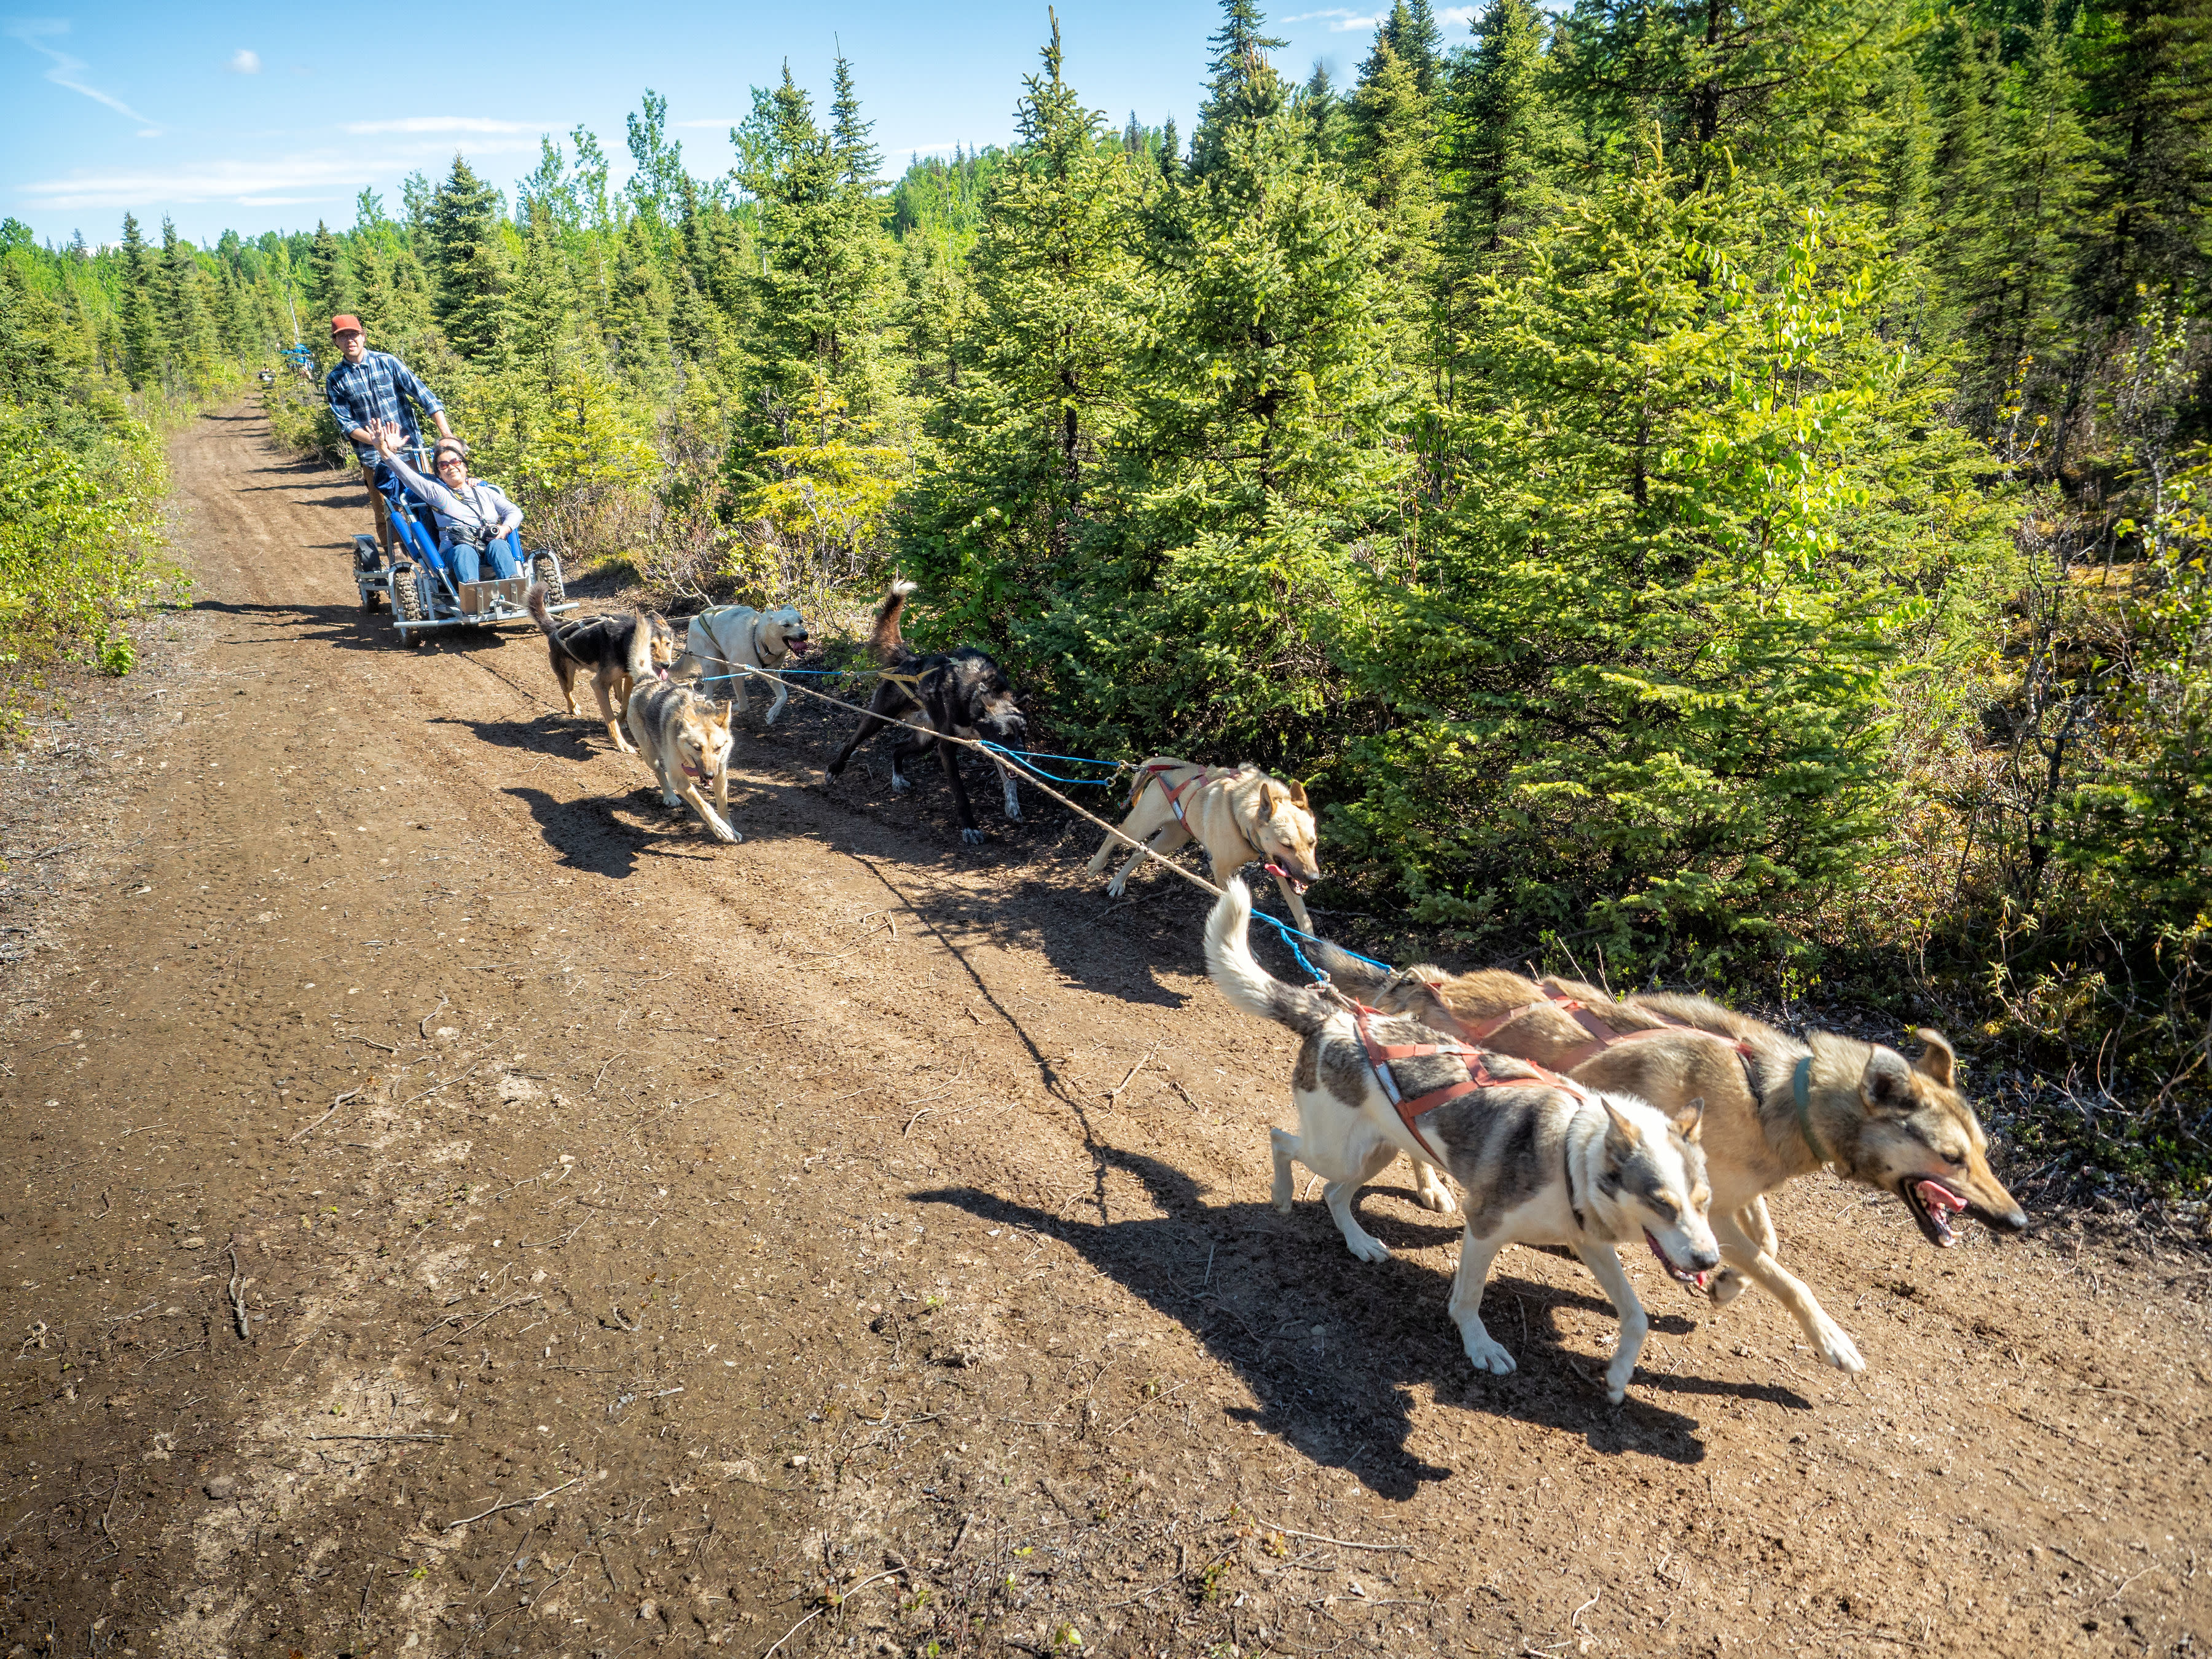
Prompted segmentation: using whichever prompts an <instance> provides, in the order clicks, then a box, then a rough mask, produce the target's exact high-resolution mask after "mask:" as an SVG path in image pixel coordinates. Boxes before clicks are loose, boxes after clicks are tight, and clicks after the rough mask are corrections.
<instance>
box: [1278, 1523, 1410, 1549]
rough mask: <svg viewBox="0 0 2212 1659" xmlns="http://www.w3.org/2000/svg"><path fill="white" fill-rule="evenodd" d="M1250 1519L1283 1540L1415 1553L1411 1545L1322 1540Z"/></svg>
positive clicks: (1317, 1534) (1318, 1535) (1314, 1535)
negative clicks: (1297, 1539) (1282, 1537)
mask: <svg viewBox="0 0 2212 1659" xmlns="http://www.w3.org/2000/svg"><path fill="white" fill-rule="evenodd" d="M1252 1518H1253V1519H1254V1520H1255V1521H1259V1522H1260V1524H1261V1526H1263V1527H1270V1528H1273V1529H1274V1530H1275V1531H1277V1532H1279V1533H1280V1534H1283V1536H1284V1537H1285V1538H1304V1539H1306V1540H1308V1541H1310V1542H1312V1543H1316V1544H1334V1545H1335V1546H1336V1547H1338V1548H1340V1549H1347V1550H1382V1551H1385V1552H1395V1553H1398V1554H1401V1555H1412V1554H1413V1553H1415V1551H1414V1549H1413V1546H1412V1545H1411V1544H1363V1543H1361V1542H1360V1541H1358V1539H1356V1538H1324V1537H1322V1535H1321V1534H1319V1533H1317V1532H1300V1531H1299V1530H1298V1529H1297V1528H1296V1527H1278V1526H1275V1523H1274V1522H1272V1521H1265V1520H1261V1518H1260V1517H1259V1516H1253V1517H1252Z"/></svg>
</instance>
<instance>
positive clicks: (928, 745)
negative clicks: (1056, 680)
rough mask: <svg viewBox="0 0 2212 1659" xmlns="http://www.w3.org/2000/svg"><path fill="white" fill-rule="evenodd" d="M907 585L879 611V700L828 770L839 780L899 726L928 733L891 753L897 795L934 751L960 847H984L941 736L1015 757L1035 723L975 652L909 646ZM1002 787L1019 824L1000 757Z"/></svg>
mask: <svg viewBox="0 0 2212 1659" xmlns="http://www.w3.org/2000/svg"><path fill="white" fill-rule="evenodd" d="M914 589H915V585H914V584H913V583H912V582H909V581H894V582H893V583H892V584H891V586H890V592H888V593H886V594H884V602H883V603H882V604H881V605H878V606H877V607H876V626H875V631H874V632H873V633H872V635H870V636H869V642H870V644H871V645H872V646H873V647H874V649H875V653H876V660H877V661H878V662H879V663H881V664H883V665H884V670H885V672H884V676H883V678H881V679H880V680H878V682H877V683H876V695H875V696H874V697H873V698H872V699H871V700H870V702H869V703H868V712H867V714H866V716H864V717H863V718H862V720H861V721H860V730H858V731H857V732H854V733H853V736H852V739H851V740H850V741H849V742H848V743H847V744H846V745H845V746H844V747H843V748H842V749H841V750H838V751H837V758H836V759H835V760H833V761H831V762H830V763H829V776H830V778H832V779H835V778H836V777H837V776H838V775H839V774H841V773H842V772H843V771H844V769H845V764H846V763H847V762H848V761H850V760H851V759H852V758H853V754H854V750H857V749H859V748H860V745H861V744H864V743H866V741H867V740H868V739H869V738H872V737H873V736H875V735H876V733H877V732H880V731H882V730H883V729H884V726H888V725H890V723H891V722H893V721H894V720H908V721H911V722H912V723H914V724H915V725H917V726H930V727H932V728H933V729H932V730H930V731H927V732H905V733H903V734H902V737H901V739H900V742H899V745H898V747H897V748H896V749H894V750H892V751H891V793H893V794H897V795H903V794H904V793H906V792H907V791H908V790H909V789H911V788H912V787H914V785H913V783H912V782H911V781H909V780H908V777H907V775H906V772H905V770H904V766H903V763H905V762H908V761H911V760H915V759H918V758H920V757H921V756H922V755H924V754H927V752H928V751H929V750H932V749H934V750H937V758H938V759H939V761H940V762H941V763H943V764H944V767H945V782H946V783H947V784H948V785H950V786H951V790H952V810H953V811H954V812H956V813H957V814H958V816H959V818H960V839H961V840H963V841H964V842H968V843H969V845H971V846H975V845H980V844H981V842H982V839H983V832H982V831H981V829H977V828H976V827H975V808H973V807H972V806H970V805H969V804H968V788H967V786H966V785H965V784H964V783H963V782H962V781H960V755H959V751H960V747H961V745H959V744H953V743H940V742H939V740H938V738H937V733H938V732H954V733H956V734H957V735H958V736H960V737H963V738H975V737H982V738H989V739H991V741H993V742H994V743H1000V744H1006V747H1008V748H1009V749H1018V748H1020V747H1021V746H1022V744H1024V743H1025V742H1026V741H1028V738H1029V723H1028V722H1027V721H1026V720H1024V719H1023V717H1022V711H1021V708H1020V706H1019V705H1018V703H1016V702H1015V701H1014V688H1013V684H1012V682H1011V681H1010V680H1008V679H1007V678H1006V670H1004V669H1003V668H1001V667H1000V666H999V665H998V664H997V663H996V662H994V660H992V659H991V657H990V656H989V655H988V654H987V653H984V652H981V651H978V650H977V649H975V647H974V646H972V645H963V646H961V647H958V648H957V649H955V650H951V651H933V652H932V653H929V654H928V655H927V656H924V655H922V654H921V653H920V652H918V651H916V650H915V649H914V647H911V646H909V645H908V643H907V642H906V641H905V640H904V639H903V638H902V637H901V635H900V634H899V613H900V612H901V611H903V610H904V609H905V608H906V596H907V595H908V594H909V593H911V592H914ZM993 761H994V764H996V765H997V766H998V769H999V781H1000V785H1001V786H1002V787H1003V789H1004V791H1005V796H1006V816H1007V817H1010V818H1012V819H1015V820H1016V821H1019V819H1020V817H1021V816H1022V803H1021V799H1020V798H1019V797H1018V796H1017V795H1016V794H1015V793H1014V774H1013V771H1012V769H1011V768H1009V767H1008V766H1007V765H1006V763H1004V762H1003V761H1000V760H998V759H997V757H995V756H994V757H993Z"/></svg>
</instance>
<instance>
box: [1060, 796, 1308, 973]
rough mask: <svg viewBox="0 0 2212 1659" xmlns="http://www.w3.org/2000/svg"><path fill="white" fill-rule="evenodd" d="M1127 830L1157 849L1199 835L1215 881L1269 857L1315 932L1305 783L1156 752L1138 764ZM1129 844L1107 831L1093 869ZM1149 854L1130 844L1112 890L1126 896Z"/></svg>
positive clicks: (1295, 911)
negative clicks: (1309, 899) (1309, 910)
mask: <svg viewBox="0 0 2212 1659" xmlns="http://www.w3.org/2000/svg"><path fill="white" fill-rule="evenodd" d="M1121 834H1122V835H1123V836H1128V837H1129V840H1130V841H1138V842H1150V843H1151V846H1152V851H1153V852H1155V853H1172V852H1173V851H1175V849H1176V848H1178V847H1181V846H1182V844H1183V843H1184V842H1190V841H1195V842H1197V843H1198V844H1199V845H1200V847H1203V848H1205V849H1206V860H1207V863H1208V864H1209V865H1210V866H1212V871H1213V880H1214V883H1215V884H1216V885H1217V886H1218V885H1219V884H1221V883H1223V882H1225V881H1227V880H1228V879H1229V878H1230V877H1231V876H1233V875H1235V874H1236V873H1237V872H1238V871H1239V870H1242V869H1243V867H1244V866H1246V865H1248V864H1251V863H1254V862H1255V861H1256V862H1258V863H1261V864H1264V865H1265V866H1267V873H1268V874H1269V875H1271V876H1273V877H1274V878H1275V886H1276V887H1277V889H1278V890H1279V891H1280V892H1281V893H1282V896H1283V902H1285V904H1287V905H1289V906H1290V907H1291V915H1292V916H1294V917H1295V918H1297V924H1298V927H1299V928H1300V930H1301V931H1303V932H1305V933H1311V932H1312V931H1313V921H1312V918H1310V916H1308V915H1306V902H1305V896H1304V895H1305V890H1306V889H1307V888H1308V887H1310V886H1311V885H1312V884H1314V883H1315V882H1317V881H1319V880H1320V879H1321V864H1320V856H1321V855H1320V853H1319V850H1318V849H1317V848H1316V844H1315V842H1316V837H1315V830H1314V815H1313V806H1312V804H1311V803H1310V802H1309V801H1308V800H1307V799H1306V792H1305V786H1304V784H1301V783H1298V782H1297V781H1288V782H1285V781H1284V780H1283V779H1280V778H1271V777H1269V776H1268V775H1267V774H1266V773H1265V772H1262V771H1261V769H1259V768H1258V767H1256V766H1249V765H1247V766H1234V767H1231V766H1200V764H1199V763H1197V762H1195V761H1186V760H1176V759H1175V758H1174V757H1172V756H1167V755H1158V756H1155V757H1153V758H1152V759H1151V760H1148V761H1146V763H1144V764H1143V765H1141V766H1139V768H1138V769H1137V784H1136V787H1135V788H1134V789H1133V790H1132V791H1131V792H1130V796H1129V816H1128V817H1126V818H1124V819H1122V820H1121ZM1155 836H1157V837H1158V839H1157V840H1154V839H1153V837H1155ZM1128 844H1129V842H1127V841H1123V840H1121V837H1120V836H1107V837H1106V839H1105V840H1103V841H1102V842H1099V843H1098V850H1097V852H1096V853H1093V854H1091V862H1090V864H1089V866H1087V868H1088V869H1089V871H1090V872H1091V874H1092V875H1094V876H1095V875H1097V874H1098V873H1099V872H1101V871H1103V870H1104V869H1105V867H1106V865H1107V861H1108V860H1109V859H1111V858H1112V857H1113V855H1114V854H1115V851H1116V849H1118V848H1124V847H1127V846H1128ZM1144 860H1145V854H1143V852H1142V851H1139V850H1136V849H1132V850H1131V852H1130V854H1129V856H1128V858H1127V860H1125V861H1124V862H1123V863H1122V866H1121V869H1119V870H1118V871H1116V872H1115V875H1114V879H1113V880H1112V881H1111V882H1109V884H1107V888H1106V890H1107V892H1108V893H1109V894H1110V895H1111V896H1114V897H1115V898H1119V897H1121V892H1122V890H1123V889H1124V888H1125V887H1126V886H1127V885H1128V881H1129V877H1130V875H1131V874H1132V873H1133V872H1134V871H1135V870H1136V867H1137V866H1139V864H1141V863H1143V862H1144Z"/></svg>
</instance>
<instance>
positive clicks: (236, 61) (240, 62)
mask: <svg viewBox="0 0 2212 1659" xmlns="http://www.w3.org/2000/svg"><path fill="white" fill-rule="evenodd" d="M224 67H225V68H227V69H228V70H229V71H230V72H231V73H232V74H233V75H258V74H260V73H261V54H260V53H259V52H248V51H247V50H246V48H245V47H244V46H240V48H239V49H238V50H237V51H236V52H233V53H231V55H230V62H229V63H228V64H226V65H224Z"/></svg>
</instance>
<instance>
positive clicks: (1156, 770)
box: [1129, 761, 1231, 823]
mask: <svg viewBox="0 0 2212 1659" xmlns="http://www.w3.org/2000/svg"><path fill="white" fill-rule="evenodd" d="M1189 764H1190V763H1189V762H1188V761H1166V762H1161V761H1154V762H1153V763H1152V764H1151V765H1150V766H1140V767H1139V768H1138V769H1137V783H1136V787H1134V788H1133V789H1132V790H1130V791H1129V805H1132V806H1134V805H1136V804H1137V797H1138V796H1139V795H1141V794H1143V793H1145V786H1146V784H1148V783H1152V782H1156V781H1158V778H1159V775H1160V774H1161V773H1163V772H1172V771H1174V770H1175V769H1176V767H1178V766H1188V765H1189ZM1213 775H1214V774H1213V769H1212V767H1210V766H1201V767H1200V768H1199V769H1198V770H1197V771H1195V772H1194V773H1192V774H1191V775H1189V776H1188V777H1187V778H1185V779H1184V780H1183V781H1182V782H1181V783H1179V784H1177V785H1176V787H1174V788H1172V789H1170V788H1169V787H1167V786H1166V785H1165V784H1164V783H1163V784H1161V785H1160V793H1162V794H1164V795H1165V796H1166V797H1167V798H1168V811H1170V812H1173V813H1174V814H1175V815H1176V823H1184V822H1186V820H1185V819H1184V817H1183V815H1182V798H1183V797H1184V796H1185V795H1187V794H1188V793H1190V792H1191V791H1192V790H1193V789H1194V788H1197V787H1200V785H1203V784H1206V783H1210V782H1212V781H1213ZM1230 775H1231V774H1229V773H1226V772H1225V773H1223V774H1222V776H1224V777H1228V776H1230Z"/></svg>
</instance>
